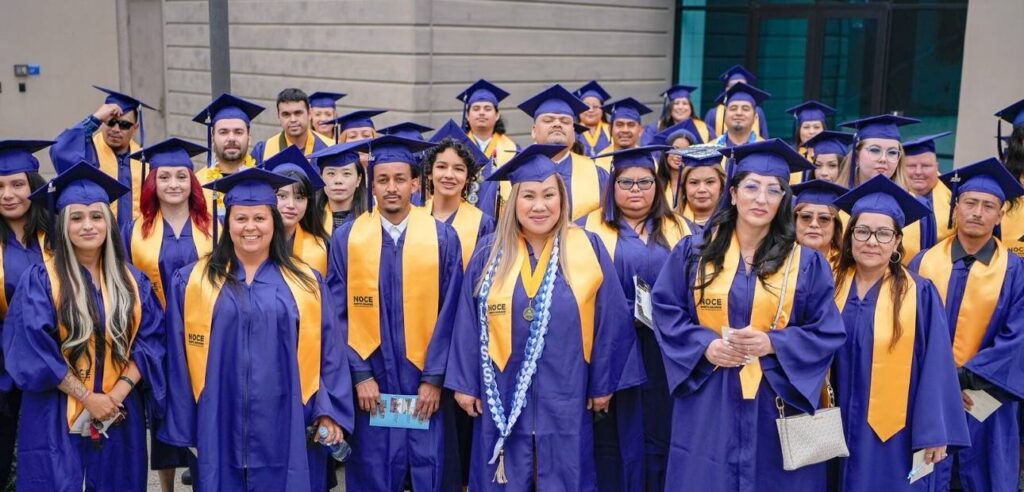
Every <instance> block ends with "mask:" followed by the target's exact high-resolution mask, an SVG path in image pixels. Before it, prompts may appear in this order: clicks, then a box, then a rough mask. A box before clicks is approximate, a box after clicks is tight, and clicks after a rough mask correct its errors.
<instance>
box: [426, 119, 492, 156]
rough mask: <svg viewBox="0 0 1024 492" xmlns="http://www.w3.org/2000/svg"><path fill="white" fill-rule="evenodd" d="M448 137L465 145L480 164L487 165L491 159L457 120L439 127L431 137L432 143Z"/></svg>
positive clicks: (437, 142) (449, 121)
mask: <svg viewBox="0 0 1024 492" xmlns="http://www.w3.org/2000/svg"><path fill="white" fill-rule="evenodd" d="M446 138H450V139H452V140H454V141H456V142H458V143H461V144H462V145H465V146H466V148H467V149H469V152H470V153H471V154H473V160H475V161H476V163H477V165H478V166H481V167H483V166H485V165H486V164H487V161H489V160H490V158H489V157H487V155H486V154H484V151H482V150H480V146H479V145H477V144H476V143H475V142H473V141H472V140H470V139H469V135H466V132H465V130H463V129H462V127H461V126H459V124H458V123H456V122H455V120H448V122H447V123H445V124H444V125H443V126H441V128H439V129H438V130H437V131H436V132H434V135H433V136H431V137H430V143H432V144H439V143H441V141H443V140H444V139H446Z"/></svg>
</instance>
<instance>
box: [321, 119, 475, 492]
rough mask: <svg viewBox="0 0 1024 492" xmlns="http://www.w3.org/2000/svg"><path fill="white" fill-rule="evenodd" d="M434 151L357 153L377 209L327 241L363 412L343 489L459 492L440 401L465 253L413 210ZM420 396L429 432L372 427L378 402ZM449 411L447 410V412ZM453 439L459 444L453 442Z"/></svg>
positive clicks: (406, 145) (412, 144)
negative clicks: (422, 166)
mask: <svg viewBox="0 0 1024 492" xmlns="http://www.w3.org/2000/svg"><path fill="white" fill-rule="evenodd" d="M431 147H433V144H429V143H426V142H422V141H419V140H410V139H405V138H402V137H395V136H383V137H378V138H375V139H373V140H371V141H365V142H363V144H362V145H361V146H359V147H357V148H356V150H358V151H361V152H366V153H368V154H370V156H371V159H370V169H369V174H370V183H371V185H372V187H373V193H374V197H375V198H376V203H377V206H376V207H375V208H373V209H372V211H370V212H368V213H364V214H362V215H360V216H359V217H358V218H356V219H355V221H353V222H349V223H346V224H344V225H343V226H342V227H341V228H340V229H338V230H337V231H336V232H335V233H334V236H333V237H332V238H331V248H330V252H331V254H330V265H329V267H328V283H329V284H330V288H331V304H333V305H334V306H336V310H337V312H336V316H337V319H338V320H339V322H340V323H341V324H342V327H343V331H347V332H348V347H347V354H348V363H349V365H350V367H351V370H352V377H353V381H354V383H355V391H356V397H357V403H358V405H359V408H358V410H357V412H356V419H355V429H356V430H355V436H354V441H353V444H352V449H353V453H352V458H351V459H350V460H349V462H348V464H347V465H346V466H345V480H346V487H348V488H349V489H350V490H360V491H364V490H365V491H401V490H405V489H406V488H407V487H408V485H411V488H412V490H413V491H415V492H419V491H435V490H458V488H459V485H460V483H459V482H460V480H459V476H460V473H459V471H458V460H456V459H450V460H449V459H446V458H447V456H446V453H445V449H446V446H449V445H450V443H449V440H454V429H453V428H451V426H449V425H447V421H446V415H445V412H446V410H448V409H450V408H451V404H450V403H448V404H446V402H443V401H442V394H441V386H442V383H443V382H444V377H445V367H446V364H447V360H448V346H449V344H450V340H451V330H452V324H453V321H454V317H455V306H456V301H457V299H458V290H459V287H460V285H461V283H462V250H461V247H460V245H459V238H458V235H457V234H456V232H455V230H454V229H452V227H451V226H449V225H447V224H444V223H443V222H439V221H437V220H435V219H434V218H433V217H431V216H430V214H429V213H428V212H427V211H426V210H424V209H423V208H420V207H413V206H412V204H411V203H410V201H409V200H410V197H411V196H412V193H413V192H414V191H416V188H417V187H418V184H419V179H418V178H419V166H418V165H417V160H416V158H415V156H414V155H413V154H414V153H416V152H420V151H423V150H427V149H429V148H431ZM382 394H392V395H406V396H407V397H416V406H415V410H414V413H413V415H414V416H415V417H416V418H418V419H419V420H422V421H428V422H429V427H428V428H427V429H423V430H421V429H405V428H398V427H376V426H371V425H370V417H371V415H376V414H377V413H378V411H379V407H380V405H381V395H382ZM446 407H448V408H447V409H446ZM451 442H454V441H451Z"/></svg>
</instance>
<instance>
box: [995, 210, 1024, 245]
mask: <svg viewBox="0 0 1024 492" xmlns="http://www.w3.org/2000/svg"><path fill="white" fill-rule="evenodd" d="M1008 207H1009V203H1007V204H1006V205H1004V206H1003V210H1004V211H1006V214H1005V215H1003V220H1002V221H1001V222H1000V223H999V229H1000V231H1001V234H1000V236H1001V237H1002V241H1003V244H1004V245H1005V246H1006V248H1007V249H1009V250H1010V251H1012V252H1013V253H1015V254H1016V255H1018V256H1024V204H1021V205H1019V206H1017V208H1015V209H1013V210H1006V209H1007V208H1008Z"/></svg>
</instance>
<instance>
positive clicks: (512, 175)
mask: <svg viewBox="0 0 1024 492" xmlns="http://www.w3.org/2000/svg"><path fill="white" fill-rule="evenodd" d="M564 151H565V146H564V145H551V144H533V145H530V146H529V147H526V148H525V149H523V150H522V151H520V152H519V153H517V154H516V155H515V156H514V157H512V158H511V159H509V161H508V162H506V163H505V164H503V165H502V166H501V167H499V168H498V169H495V170H494V172H492V173H491V175H490V176H489V177H488V178H487V181H508V182H510V183H512V184H519V183H524V182H538V183H539V182H541V181H544V180H545V179H548V177H549V176H551V175H552V174H557V173H558V168H556V167H555V161H553V160H551V159H553V158H554V157H555V156H556V155H558V154H559V153H560V152H564Z"/></svg>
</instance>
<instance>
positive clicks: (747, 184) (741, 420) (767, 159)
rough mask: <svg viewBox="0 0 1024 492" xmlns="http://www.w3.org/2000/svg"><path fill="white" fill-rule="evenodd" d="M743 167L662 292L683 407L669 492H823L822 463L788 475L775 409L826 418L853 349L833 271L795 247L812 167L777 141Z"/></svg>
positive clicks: (680, 249)
mask: <svg viewBox="0 0 1024 492" xmlns="http://www.w3.org/2000/svg"><path fill="white" fill-rule="evenodd" d="M734 158H735V159H736V172H735V174H734V175H733V176H732V179H731V180H730V182H729V186H730V188H729V194H728V195H726V199H725V201H723V208H722V209H721V210H720V211H719V212H717V213H716V214H715V216H714V217H713V218H712V219H711V222H710V223H709V224H708V225H707V227H706V228H705V230H704V235H703V237H697V236H688V237H686V238H683V240H682V241H680V242H679V244H678V245H676V247H675V249H673V250H672V253H671V254H670V255H669V257H668V260H667V261H666V263H665V267H664V268H663V270H662V273H661V274H660V275H659V276H658V281H657V283H655V285H654V289H653V292H652V298H653V304H654V322H655V326H656V327H657V329H656V330H655V335H656V336H657V339H658V342H659V345H660V346H661V349H662V353H663V358H664V361H665V372H666V376H667V379H668V388H669V391H670V392H671V395H672V400H673V409H672V441H671V444H670V446H669V458H668V473H667V476H666V483H669V484H686V487H688V488H693V489H694V490H696V489H700V490H708V491H741V490H791V491H802V490H806V491H821V490H824V488H825V483H826V476H825V471H826V470H825V464H824V463H821V464H817V465H810V466H805V467H803V468H800V469H797V470H794V471H784V470H783V467H782V451H781V449H780V445H779V435H778V430H777V428H776V425H775V419H777V418H778V417H779V410H778V409H777V408H776V402H777V401H781V403H783V405H784V411H785V413H786V414H787V415H794V414H798V413H806V412H813V411H814V410H815V408H817V406H818V403H819V397H820V395H821V391H822V388H823V386H824V383H825V375H826V372H827V371H828V367H829V365H830V364H831V362H832V356H833V354H834V353H835V351H836V350H837V349H838V348H839V347H840V346H842V344H843V341H844V340H845V338H846V335H845V332H844V330H843V326H842V322H841V321H840V318H839V312H838V310H836V307H835V304H834V303H832V302H831V299H832V292H833V288H832V270H831V268H829V265H828V262H827V261H826V260H825V258H824V257H823V256H822V255H821V253H818V252H817V251H815V250H812V249H810V248H806V247H802V246H799V245H794V239H795V234H794V232H793V225H792V224H793V218H792V217H793V215H792V214H793V212H792V205H791V200H792V198H791V197H792V192H791V191H790V188H789V175H790V173H791V172H796V171H801V170H804V169H808V168H810V164H809V163H808V162H807V160H806V159H804V158H803V156H801V155H800V154H798V153H797V152H796V151H795V150H793V149H792V148H791V147H789V146H788V145H787V144H786V143H784V142H783V141H781V140H779V139H772V140H769V141H766V142H759V143H755V144H749V145H743V146H739V147H736V148H735V154H734ZM783 290H784V292H783ZM780 294H785V295H783V296H781V298H780ZM725 327H731V328H730V330H729V331H728V333H723V331H724V328H725ZM723 335H726V336H724V337H723ZM780 399H781V400H780ZM669 488H671V487H667V488H666V490H668V489H669Z"/></svg>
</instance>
